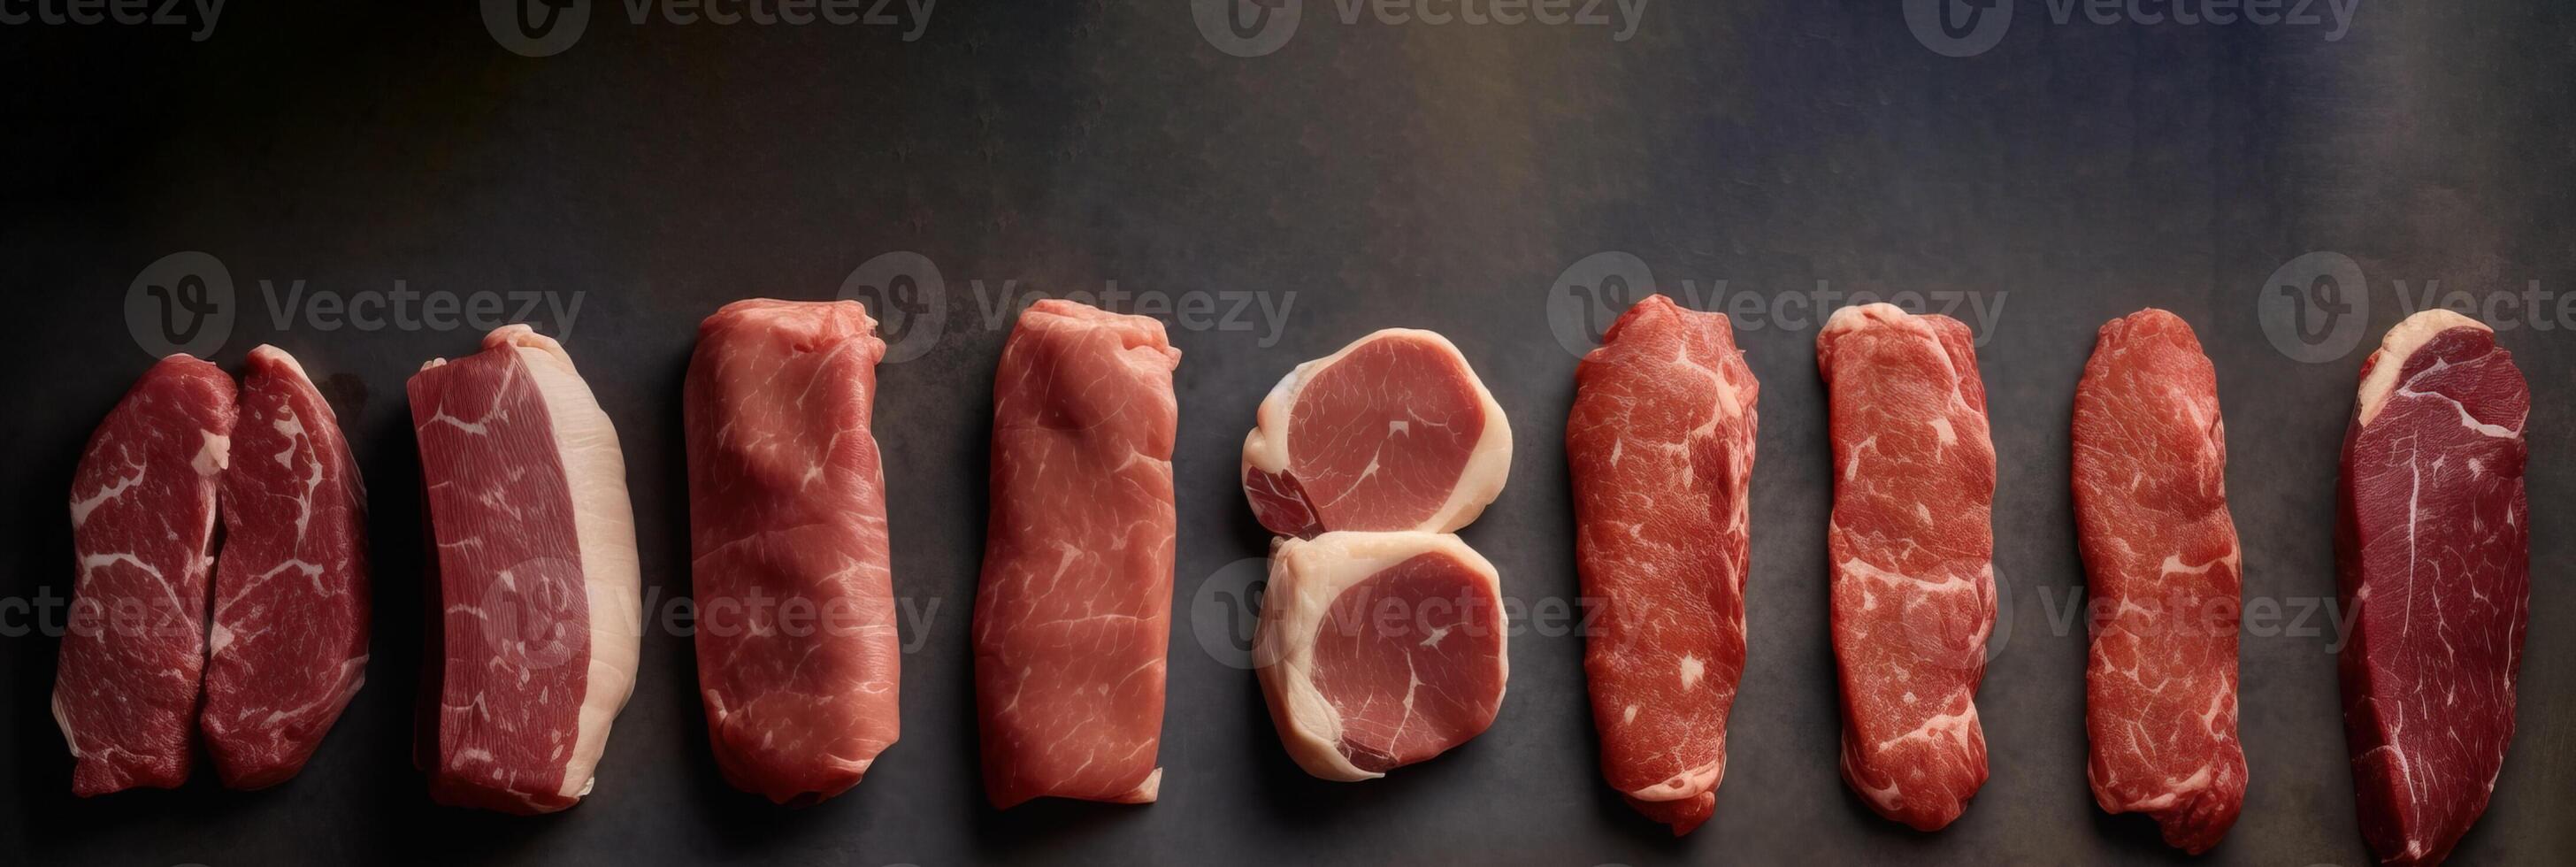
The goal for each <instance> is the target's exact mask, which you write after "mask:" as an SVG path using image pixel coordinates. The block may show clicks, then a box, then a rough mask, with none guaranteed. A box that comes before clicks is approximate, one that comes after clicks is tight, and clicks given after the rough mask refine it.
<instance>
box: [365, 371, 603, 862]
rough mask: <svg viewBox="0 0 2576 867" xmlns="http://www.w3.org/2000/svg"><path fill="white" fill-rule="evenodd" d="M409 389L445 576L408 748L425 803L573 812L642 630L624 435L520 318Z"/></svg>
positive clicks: (439, 568)
mask: <svg viewBox="0 0 2576 867" xmlns="http://www.w3.org/2000/svg"><path fill="white" fill-rule="evenodd" d="M410 394H411V417H412V428H413V430H414V432H416V433H417V434H418V435H419V440H420V467H421V489H422V491H423V492H424V493H425V494H426V495H427V499H428V517H429V523H430V532H431V542H432V543H433V546H432V549H431V550H432V556H433V558H434V559H435V561H436V562H435V564H434V566H435V569H434V570H433V571H432V574H434V575H436V576H437V577H438V580H437V581H436V583H435V585H434V586H433V587H432V588H431V592H432V593H433V594H434V595H435V599H434V600H433V605H432V607H431V609H430V610H431V612H432V615H431V616H432V622H431V623H430V628H429V634H430V643H431V647H430V648H429V653H428V655H427V657H426V659H427V661H428V668H429V671H427V672H426V673H425V674H424V675H423V678H422V681H423V682H422V687H423V689H424V691H425V692H427V693H428V694H429V699H430V700H429V702H427V703H425V704H424V706H423V707H422V708H421V712H422V719H421V728H420V731H419V743H418V744H417V747H418V753H419V755H418V756H417V758H418V760H419V762H420V763H421V767H422V769H423V770H425V771H427V772H428V773H429V793H430V797H431V798H433V799H435V800H437V801H438V802H439V803H442V804H448V805H452V806H460V807H480V808H483V809H489V810H500V811H503V812H510V813H522V814H526V813H549V812H553V811H556V810H561V809H564V808H566V807H570V806H572V805H573V804H574V803H576V802H578V801H580V800H581V798H582V797H583V796H586V795H588V794H590V789H591V784H592V773H593V771H594V770H595V769H596V768H597V766H598V764H599V755H600V752H601V751H602V750H603V749H605V748H606V747H607V745H608V729H609V724H610V723H612V722H615V721H616V719H617V712H618V711H619V710H621V709H623V708H624V707H625V706H626V697H627V695H628V693H629V692H630V691H632V690H633V688H634V685H635V662H636V654H637V652H638V650H639V648H638V646H637V645H638V643H639V642H640V640H641V638H642V632H643V629H642V624H641V621H640V619H639V617H640V615H641V613H642V612H641V602H640V599H639V595H640V593H641V591H642V576H641V575H640V573H639V572H638V571H637V566H636V559H635V515H634V512H633V509H632V507H631V506H630V505H629V504H628V503H627V499H626V459H625V457H624V456H623V455H622V454H621V453H620V452H619V451H618V446H617V431H616V429H615V428H613V427H611V426H610V424H609V421H608V414H607V413H605V412H602V411H600V408H599V403H598V401H597V400H596V399H594V398H593V397H592V396H591V393H590V386H589V385H588V384H587V383H584V382H583V381H582V379H581V374H580V373H578V372H576V371H575V370H573V365H572V356H570V355H566V354H565V353H564V350H563V347H562V346H561V345H559V344H557V343H556V342H555V341H554V340H553V339H552V338H549V337H546V336H544V335H541V334H538V333H536V332H534V331H532V330H530V329H529V328H528V327H527V326H525V325H506V326H502V327H501V328H499V329H497V330H494V331H493V332H492V333H491V334H489V335H485V336H484V338H483V351H482V352H479V353H476V354H474V355H470V356H467V357H465V358H460V359H457V360H455V361H452V362H450V361H445V360H436V361H431V362H430V363H429V364H427V365H426V366H423V367H422V368H421V370H420V372H419V373H417V374H414V375H413V376H412V378H411V383H410Z"/></svg>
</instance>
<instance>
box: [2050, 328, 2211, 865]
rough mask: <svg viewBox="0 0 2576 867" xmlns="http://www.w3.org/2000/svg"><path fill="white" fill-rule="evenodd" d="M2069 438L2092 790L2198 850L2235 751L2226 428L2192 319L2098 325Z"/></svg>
mask: <svg viewBox="0 0 2576 867" xmlns="http://www.w3.org/2000/svg"><path fill="white" fill-rule="evenodd" d="M2074 442H2075V453H2074V488H2075V525H2076V533H2077V539H2078V541H2079V543H2080V547H2081V548H2082V551H2083V555H2084V572H2085V576H2086V589H2087V591H2088V592H2089V593H2090V594H2091V595H2092V600H2091V603H2090V610H2091V612H2092V615H2093V619H2092V621H2091V632H2092V637H2093V643H2092V663H2091V664H2090V665H2089V666H2088V667H2087V668H2086V669H2085V676H2084V682H2085V703H2084V710H2085V713H2084V722H2085V730H2086V732H2087V734H2088V735H2089V741H2090V743H2091V747H2092V759H2091V761H2090V762H2089V763H2087V765H2086V775H2087V776H2088V777H2089V778H2090V779H2091V781H2092V784H2093V799H2094V801H2095V802H2097V803H2099V804H2101V806H2102V809H2103V810H2104V811H2106V812H2112V813H2132V812H2134V813H2146V814H2148V815H2150V816H2153V817H2155V820H2156V822H2157V824H2159V825H2161V826H2163V828H2164V837H2165V842H2167V843H2170V844H2172V845H2174V846H2176V847H2179V848H2181V849H2183V850H2184V851H2187V852H2191V853H2193V854H2199V853H2201V852H2205V851H2208V850H2209V848H2210V847H2212V846H2215V845H2218V841H2219V840H2220V839H2221V838H2223V837H2225V836H2226V835H2227V829H2228V828H2229V827H2230V826H2232V825H2234V824H2236V815H2237V812H2238V811H2239V810H2241V809H2243V808H2244V806H2245V750H2244V749H2243V747H2241V746H2239V745H2238V743H2237V739H2236V633H2237V614H2238V611H2239V609H2240V607H2241V603H2240V601H2239V599H2238V596H2239V595H2240V585H2241V583H2242V581H2241V579H2240V577H2239V574H2240V573H2239V567H2240V563H2241V559H2242V558H2241V557H2240V556H2239V551H2238V550H2237V544H2236V523H2235V521H2234V519H2233V518H2231V517H2229V515H2228V512H2227V428H2226V425H2225V424H2224V423H2222V422H2221V421H2220V417H2219V413H2218V373H2217V371H2216V370H2215V369H2214V368H2212V367H2211V366H2210V363H2209V357H2208V356H2207V355H2204V354H2202V353H2201V350H2200V340H2199V338H2197V337H2196V336H2194V335H2193V334H2192V331H2191V326H2190V325H2188V324H2186V323H2184V322H2183V321H2182V319H2181V318H2180V317H2177V316H2175V315H2173V314H2171V313H2167V312H2165V311H2162V310H2144V311H2140V312H2138V313H2134V314H2130V315H2129V316H2126V317H2123V318H2120V319H2115V320H2112V321H2111V322H2110V323H2109V324H2107V325H2104V326H2102V330H2101V334H2100V336H2099V338H2098V339H2097V340H2096V341H2095V343H2094V346H2093V358H2092V360H2091V361H2089V362H2087V363H2086V364H2085V366H2084V379H2083V381H2082V382H2080V383H2078V384H2077V385H2076V387H2075V425H2074Z"/></svg>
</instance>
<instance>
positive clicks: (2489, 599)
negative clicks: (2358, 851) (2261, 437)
mask: <svg viewBox="0 0 2576 867" xmlns="http://www.w3.org/2000/svg"><path fill="white" fill-rule="evenodd" d="M2530 409H2531V391H2530V389H2529V387H2528V386H2526V385H2525V384H2524V382H2523V378H2522V371H2520V370H2519V369H2516V368H2515V367H2514V364H2513V357H2512V355H2510V354H2508V353H2507V352H2505V351H2504V349H2503V348H2501V347H2498V346H2497V345H2496V343H2495V332H2494V331H2493V330H2491V329H2489V328H2488V327H2487V326H2486V325H2484V324H2482V323H2479V322H2477V321H2475V320H2472V319H2469V318H2468V317H2465V316H2461V315H2459V314H2457V313H2453V312H2451V311H2448V310H2440V309H2436V310H2428V311H2425V312H2422V313H2417V314H2415V315H2413V316H2410V317H2407V319H2406V321H2404V322H2400V323H2398V325H2397V327H2395V328H2392V329H2390V330H2389V332H2388V336H2387V337H2386V338H2385V339H2384V340H2383V341H2382V342H2381V343H2380V347H2379V351H2377V352H2374V353H2372V354H2371V356H2370V359H2369V360H2368V361H2366V362H2364V363H2363V364H2362V377H2361V391H2360V396H2359V401H2358V403H2357V405H2356V407H2355V408H2354V412H2353V418H2352V425H2351V427H2350V428H2349V429H2348V430H2347V432H2346V434H2345V436H2344V446H2343V480H2342V484H2341V485H2340V486H2339V487H2338V488H2337V491H2336V493H2337V496H2336V505H2337V509H2336V511H2337V513H2338V520H2337V521H2336V533H2335V550H2336V555H2337V557H2336V559H2337V562H2338V565H2339V566H2340V570H2339V571H2340V573H2341V580H2340V582H2339V583H2340V589H2341V593H2342V596H2343V597H2344V602H2345V604H2346V609H2347V610H2351V611H2355V612H2357V614H2356V617H2355V620H2354V622H2353V625H2352V634H2351V635H2350V636H2349V638H2348V641H2347V643H2346V644H2345V645H2344V648H2343V654H2342V657H2341V660H2340V663H2341V664H2340V666H2339V668H2340V670H2341V673H2342V680H2343V707H2344V731H2345V739H2346V748H2347V749H2349V750H2350V751H2351V753H2352V773H2353V782H2354V785H2355V787H2356V788H2357V789H2358V790H2359V791H2358V792H2357V794H2358V795H2359V801H2360V812H2361V830H2362V836H2363V837H2364V838H2366V839H2367V840H2368V841H2369V842H2370V847H2371V849H2372V850H2373V851H2375V852H2376V853H2377V854H2378V856H2379V858H2380V860H2382V861H2384V862H2386V863H2389V864H2409V865H2411V864H2437V863H2440V862H2441V861H2443V860H2444V859H2445V858H2448V857H2449V856H2450V854H2451V849H2452V847H2453V846H2455V845H2457V844H2458V843H2459V841H2460V837H2461V836H2462V835H2464V834H2467V833H2468V831H2469V826H2470V825H2472V824H2474V823H2476V822H2477V819H2478V815H2479V814H2480V813H2483V812H2485V811H2486V806H2487V797H2488V795H2489V794H2490V793H2491V792H2493V790H2494V788H2495V780H2496V775H2497V773H2498V772H2499V771H2501V770H2502V769H2503V767H2504V754H2505V747H2506V746H2507V745H2508V744H2509V743H2510V742H2511V741H2512V740H2513V708H2514V677H2515V676H2516V674H2517V673H2518V672H2519V670H2520V669H2521V665H2522V637H2523V631H2524V629H2525V628H2526V626H2527V625H2528V624H2527V620H2528V618H2529V611H2530V606H2531V539H2530V527H2531V516H2530V511H2529V506H2528V504H2527V503H2526V502H2525V498H2524V492H2523V479H2522V472H2523V462H2524V460H2525V458H2526V456H2527V454H2526V451H2525V445H2524V441H2523V422H2524V420H2525V418H2526V417H2527V415H2528V414H2529V412H2530Z"/></svg>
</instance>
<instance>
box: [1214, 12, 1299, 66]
mask: <svg viewBox="0 0 2576 867" xmlns="http://www.w3.org/2000/svg"><path fill="white" fill-rule="evenodd" d="M1305 5H1306V4H1305V0H1190V17H1191V18H1192V19H1195V20H1197V21H1198V25H1199V35H1200V36H1204V37H1207V41H1208V44H1209V45H1214V46H1216V50H1218V51H1222V52H1225V53H1227V54H1231V55H1234V56H1236V57H1260V56H1262V55H1265V54H1269V53H1271V52H1273V51H1277V50H1279V49H1280V48H1281V47H1283V46H1286V45H1287V44H1288V40H1289V38H1290V37H1293V36H1296V35H1297V20H1298V19H1299V18H1301V17H1304V15H1305Z"/></svg>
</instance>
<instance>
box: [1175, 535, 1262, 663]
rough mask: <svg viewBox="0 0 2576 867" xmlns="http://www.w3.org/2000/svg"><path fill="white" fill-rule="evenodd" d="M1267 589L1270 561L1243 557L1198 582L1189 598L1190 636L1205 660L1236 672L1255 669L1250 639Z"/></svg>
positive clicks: (1255, 628)
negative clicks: (1206, 657) (1196, 642)
mask: <svg viewBox="0 0 2576 867" xmlns="http://www.w3.org/2000/svg"><path fill="white" fill-rule="evenodd" d="M1269 586H1270V561H1269V560H1267V559H1264V558H1261V557H1246V558H1244V559H1241V560H1236V561H1234V562H1232V563H1227V564H1225V566H1223V567H1221V568H1219V569H1217V570H1216V572H1214V573H1212V574H1210V575H1208V577H1207V580H1205V581H1201V582H1199V589H1198V592H1196V593H1193V594H1191V595H1190V635H1191V636H1193V637H1195V638H1197V639H1198V641H1199V649H1200V650H1204V651H1207V655H1208V658H1209V659H1213V660H1216V661H1217V663H1218V664H1220V665H1223V666H1225V667H1227V668H1231V669H1234V670H1236V671H1251V670H1253V669H1254V668H1257V667H1259V666H1258V665H1256V664H1255V660H1254V659H1253V652H1252V646H1253V636H1254V635H1256V634H1258V631H1259V628H1260V624H1261V593H1262V591H1263V590H1264V589H1266V588H1267V587H1269Z"/></svg>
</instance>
